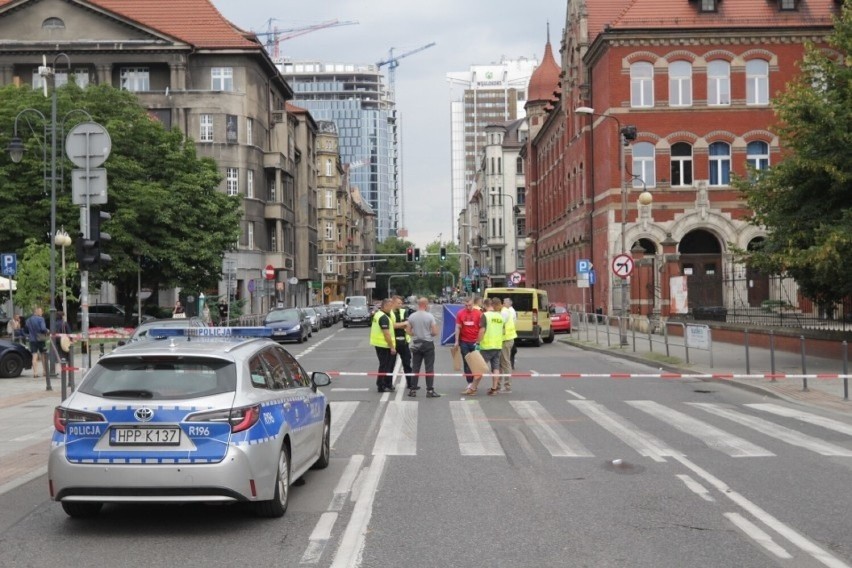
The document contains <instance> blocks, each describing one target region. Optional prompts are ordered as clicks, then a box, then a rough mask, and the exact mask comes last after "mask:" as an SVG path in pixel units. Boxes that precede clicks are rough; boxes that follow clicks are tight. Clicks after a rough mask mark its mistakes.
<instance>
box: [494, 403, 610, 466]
mask: <svg viewBox="0 0 852 568" xmlns="http://www.w3.org/2000/svg"><path fill="white" fill-rule="evenodd" d="M509 404H511V405H512V408H514V409H515V412H517V413H518V415H519V416H520V417H521V418H523V419H524V423H525V424H526V425H527V426H529V428H530V430H532V433H533V434H534V435H535V437H536V438H538V441H539V442H541V444H542V445H543V446H544V447H545V448H546V449H547V451H548V452H550V455H551V456H553V457H584V458H589V457H594V454H593V453H591V452H590V451H589V450H587V449H586V447H585V446H583V444H582V443H581V442H580V440H578V439H577V438H576V437H575V436H574V435H572V434H571V433H570V432H569V431H568V430H566V429H565V428H564V427H563V426H562V425H561V424H559V423H558V422H556V421H555V420H554V419H553V416H551V415H550V413H549V412H548V411H547V410H545V408H544V407H543V406H542V405H541V403H539V402H536V401H532V400H513V401H510V402H509Z"/></svg>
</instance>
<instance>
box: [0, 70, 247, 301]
mask: <svg viewBox="0 0 852 568" xmlns="http://www.w3.org/2000/svg"><path fill="white" fill-rule="evenodd" d="M57 106H58V112H57V123H58V124H57V130H58V132H57V136H58V139H59V140H62V138H64V135H65V133H67V132H68V131H69V130H70V129H71V128H72V127H73V126H74V125H75V124H77V123H79V122H81V121H83V120H87V117H86V115H85V113H84V112H80V110H83V111H86V112H88V113H89V114H90V115H91V117H92V119H93V120H94V121H95V122H98V123H100V124H102V125H103V126H104V127H105V128H106V129H107V131H108V132H109V134H110V138H111V140H112V151H111V154H110V157H109V159H108V160H107V162H106V164H105V165H104V167H106V168H107V177H108V187H109V197H108V199H109V201H108V203H107V204H106V205H104V206H102V209H103V210H104V211H107V212H110V213H111V214H112V219H111V220H110V221H108V222H106V223H104V225H103V230H104V231H105V232H107V233H109V234H110V235H111V236H112V241H111V242H110V243H108V245H107V246H106V248H105V252H106V253H107V254H109V255H110V256H111V257H112V262H111V263H110V264H109V265H108V266H107V267H106V268H105V269H103V270H102V271H100V272H97V273H94V274H92V275H91V276H90V285H91V286H92V287H96V286H97V285H98V283H99V282H101V281H109V282H111V283H113V284H115V285H116V287H117V288H118V291H119V297H120V299H121V300H122V303H124V304H125V307H127V308H131V307H132V306H133V305H134V304H135V301H134V299H133V298H135V293H136V288H137V269H138V268H139V267H141V275H142V287H143V288H152V289H158V288H166V287H174V286H180V287H182V288H184V289H186V290H189V291H197V290H198V291H200V290H204V289H207V288H210V287H214V286H216V283H217V282H218V280H219V274H220V273H221V270H222V257H223V254H224V253H225V252H226V251H228V250H229V249H231V247H232V246H233V244H234V243H235V242H237V240H238V238H239V235H240V219H241V203H240V200H239V198H237V197H229V196H227V195H225V194H224V193H222V192H221V191H219V190H218V187H219V184H220V182H221V175H220V174H219V173H218V170H217V167H216V164H215V163H214V162H213V161H212V160H210V159H209V158H199V157H198V156H197V155H196V151H195V145H194V143H193V141H192V140H190V139H185V138H184V137H183V136H182V134H181V133H180V132H179V131H178V130H177V129H175V130H173V131H171V132H169V131H166V130H165V129H164V128H163V127H162V124H161V123H159V122H158V121H156V120H153V119H151V118H150V117H149V116H148V114H147V113H146V111H145V109H144V108H142V107H141V106H140V105H139V103H138V101H137V100H136V98H135V97H134V95H133V94H132V93H129V92H126V91H121V90H118V89H114V88H112V87H110V86H106V85H92V86H89V87H87V88H86V89H80V88H78V87H77V86H75V85H73V84H72V85H67V86H63V87H60V88H59V89H57ZM22 109H35V110H38V111H40V112H41V113H42V114H43V115H44V116H45V117H47V118H48V120H49V118H50V99H45V98H44V97H43V96H42V95H41V93H40V92H39V91H33V90H32V89H30V88H28V87H24V88H19V87H14V86H9V87H6V88H3V89H0V146H2V147H3V148H5V147H7V146H8V143H9V140H10V138H11V130H12V125H13V124H14V122H15V117H16V116H18V113H19V112H21V110H22ZM77 109H80V110H77ZM44 127H45V124H44V122H43V121H42V120H41V118H40V117H39V116H38V114H37V113H35V112H32V111H26V112H25V113H24V114H21V115H20V116H19V119H18V136H19V137H20V138H22V140H23V141H24V143H25V145H26V147H27V151H26V153H25V156H24V159H23V160H22V162H21V163H19V164H13V163H11V161H10V160H9V159H8V158H6V159H2V158H0V187H3V191H2V192H0V210H2V211H3V212H4V226H5V228H6V229H5V230H4V231H3V232H2V233H0V250H4V251H20V249H21V247H22V246H23V243H24V242H25V241H26V240H27V239H30V238H35V239H38V240H41V241H42V242H45V241H46V240H47V239H46V235H47V234H48V233H49V232H50V187H49V186H46V184H45V181H44V180H45V178H46V177H48V178H49V175H50V172H49V171H47V172H45V169H44V168H45V163H46V162H47V164H48V167H49V162H50V149H49V146H50V143H49V135H48V139H47V140H45V132H44ZM45 149H46V152H45V151H44V150H45ZM73 167H74V166H73V164H71V162H70V161H68V160H67V159H66V158H65V157H64V156H62V155H60V156H57V178H58V180H59V183H58V186H57V222H56V225H57V227H61V226H64V227H65V228H66V230H67V231H68V233H69V234H70V235H72V238H73V239H75V240H76V239H77V238H78V234H79V218H80V212H79V211H80V210H79V207H77V206H75V205H73V204H72V203H71V195H70V193H71V192H70V189H71V181H70V174H71V169H72V168H73ZM73 250H74V249H73V245H72V247H71V248H70V249H69V252H71V251H73ZM72 256H73V252H72ZM58 289H59V286H58ZM131 312H132V309H128V313H131Z"/></svg>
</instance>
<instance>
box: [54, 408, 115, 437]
mask: <svg viewBox="0 0 852 568" xmlns="http://www.w3.org/2000/svg"><path fill="white" fill-rule="evenodd" d="M69 422H106V418H104V416H103V415H102V414H98V413H97V412H84V411H82V410H72V409H70V408H64V407H62V406H57V407H56V409H55V410H54V411H53V427H54V428H56V431H57V432H59V433H60V434H64V433H65V427H66V426H67V425H68V423H69Z"/></svg>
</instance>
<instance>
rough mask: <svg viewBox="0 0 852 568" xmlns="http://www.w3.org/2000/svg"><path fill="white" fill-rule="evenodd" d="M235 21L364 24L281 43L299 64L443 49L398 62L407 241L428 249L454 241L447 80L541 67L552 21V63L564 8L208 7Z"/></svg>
mask: <svg viewBox="0 0 852 568" xmlns="http://www.w3.org/2000/svg"><path fill="white" fill-rule="evenodd" d="M212 2H213V4H214V5H215V6H216V7H217V8H218V9H219V10H220V11H221V12H222V14H223V15H224V16H225V17H226V18H228V19H229V20H230V21H232V22H233V23H235V24H236V25H238V26H240V27H241V28H245V29H250V30H253V31H256V32H263V31H266V29H267V22H268V20H269V19H270V18H275V19H276V20H277V21H276V22H275V25H277V26H278V27H279V29H284V28H295V27H301V26H306V25H311V24H316V23H319V22H324V21H328V20H335V19H336V20H340V21H345V20H354V21H358V22H359V24H358V25H351V26H339V27H335V28H327V29H323V30H318V31H315V32H311V33H309V34H306V35H304V36H301V37H297V38H294V39H291V40H287V41H284V42H282V43H281V52H282V54H283V55H284V56H285V57H287V58H289V59H294V60H318V61H324V62H335V63H361V64H368V63H376V62H377V61H382V60H384V59H386V58H387V56H388V50H389V49H390V48H391V47H393V48H394V52H395V53H396V54H397V55H398V54H400V53H403V52H405V51H408V50H411V49H415V48H417V47H420V46H422V45H426V44H428V43H431V42H436V44H437V45H435V46H434V47H431V48H429V49H426V50H424V51H421V52H420V53H417V54H414V55H411V56H410V57H407V58H404V59H401V60H400V62H399V67H398V68H397V70H396V89H397V107H398V108H399V111H400V113H401V115H402V121H403V122H402V160H403V161H402V165H403V172H402V176H403V194H404V195H403V200H404V220H405V226H406V227H407V228H408V230H409V236H408V239H409V240H411V241H413V242H414V243H415V244H417V245H418V246H420V247H425V246H426V244H427V243H431V242H433V241H435V240H437V239H438V235H439V234H440V235H442V236H441V240H442V241H451V240H454V236H453V235H450V234H449V233H450V230H451V229H450V222H451V205H450V146H449V140H450V100H451V96H450V95H451V92H450V86H449V84H448V83H447V81H446V79H445V77H446V74H447V73H448V72H450V71H465V70H467V69H468V67H469V66H470V65H486V64H489V63H497V62H499V61H500V59H501V58H502V57H503V56H505V57H507V58H518V57H530V58H532V57H535V58H536V59H538V60H539V61H541V58H542V56H543V55H544V53H543V52H544V44H545V42H546V40H547V37H546V36H547V22H548V21H550V37H551V42H552V45H553V48H554V56H555V57H556V59H557V61H558V60H559V54H558V49H559V38H560V37H561V34H562V29H563V27H564V26H565V10H566V2H565V0H526V1H524V2H517V1H509V0H419V1H415V0H320V1H317V0H314V1H301V2H292V1H291V2H282V1H281V0H212Z"/></svg>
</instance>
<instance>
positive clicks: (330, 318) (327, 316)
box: [311, 304, 335, 327]
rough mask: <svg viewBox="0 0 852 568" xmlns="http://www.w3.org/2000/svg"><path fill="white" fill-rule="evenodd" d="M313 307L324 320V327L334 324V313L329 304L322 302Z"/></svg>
mask: <svg viewBox="0 0 852 568" xmlns="http://www.w3.org/2000/svg"><path fill="white" fill-rule="evenodd" d="M311 307H312V308H313V309H314V310H316V312H317V314H319V316H320V319H321V320H322V327H331V326H333V325H334V321H335V320H334V314H333V313H332V312H331V310H330V309H329V308H328V306H324V305H322V304H320V305H316V306H311Z"/></svg>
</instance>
